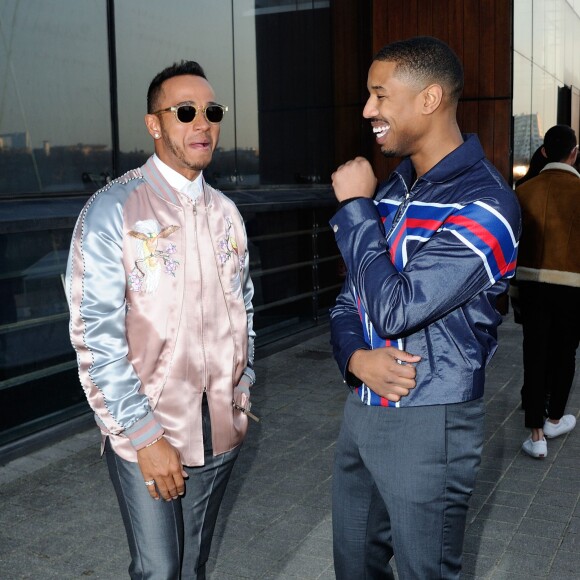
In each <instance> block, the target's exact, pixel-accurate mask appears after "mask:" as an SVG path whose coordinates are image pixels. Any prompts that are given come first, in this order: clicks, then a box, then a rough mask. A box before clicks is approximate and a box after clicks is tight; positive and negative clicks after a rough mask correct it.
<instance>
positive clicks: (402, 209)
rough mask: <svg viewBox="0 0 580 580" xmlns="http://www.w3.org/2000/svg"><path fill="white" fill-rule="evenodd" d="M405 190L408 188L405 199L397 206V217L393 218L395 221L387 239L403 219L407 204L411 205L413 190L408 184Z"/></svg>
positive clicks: (386, 237)
mask: <svg viewBox="0 0 580 580" xmlns="http://www.w3.org/2000/svg"><path fill="white" fill-rule="evenodd" d="M403 183H404V182H403ZM415 183H417V181H416V180H415ZM415 183H413V185H412V186H411V190H412V189H413V187H414V186H415ZM405 190H406V193H405V199H404V200H403V201H402V203H401V204H400V205H399V207H398V208H397V212H396V213H395V217H394V218H393V223H392V224H391V227H390V229H389V233H388V234H387V235H386V236H385V239H387V240H388V239H389V237H390V236H391V234H392V233H393V230H394V229H395V228H396V227H397V226H398V225H399V222H400V221H401V218H402V217H403V214H404V213H405V210H406V209H407V206H408V205H409V199H410V198H411V191H410V190H408V189H407V184H405Z"/></svg>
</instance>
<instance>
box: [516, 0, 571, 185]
mask: <svg viewBox="0 0 580 580" xmlns="http://www.w3.org/2000/svg"><path fill="white" fill-rule="evenodd" d="M513 45H514V61H513V63H514V64H513V66H514V88H513V115H514V132H513V135H514V146H513V177H514V181H515V180H516V179H518V178H519V177H521V176H522V175H524V174H525V173H526V171H527V168H528V165H529V161H530V158H531V156H532V154H533V153H534V151H535V150H536V149H537V148H538V147H539V146H540V145H541V144H542V142H543V137H544V133H545V132H546V131H547V130H548V129H549V128H550V127H552V126H554V125H556V124H557V123H563V124H567V125H570V126H571V127H572V128H573V129H574V130H575V131H576V135H579V130H580V126H579V117H580V0H514V43H513Z"/></svg>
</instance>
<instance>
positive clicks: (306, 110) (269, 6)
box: [115, 0, 334, 189]
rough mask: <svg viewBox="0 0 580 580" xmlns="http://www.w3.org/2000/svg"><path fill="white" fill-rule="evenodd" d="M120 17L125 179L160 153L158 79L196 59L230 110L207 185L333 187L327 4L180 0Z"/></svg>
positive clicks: (138, 0)
mask: <svg viewBox="0 0 580 580" xmlns="http://www.w3.org/2000/svg"><path fill="white" fill-rule="evenodd" d="M115 10H116V12H115V14H116V29H117V59H118V63H117V70H118V96H119V125H120V129H119V130H120V147H121V153H120V163H121V169H122V171H126V170H128V169H132V168H134V167H136V166H138V165H141V164H142V163H143V162H144V161H145V160H146V158H147V157H148V156H149V155H150V154H151V153H152V152H153V144H152V142H151V137H150V136H149V134H148V133H147V131H146V129H145V125H144V122H143V116H144V114H145V106H146V104H145V96H146V92H147V88H148V86H149V83H150V81H151V79H152V78H153V77H154V76H155V75H156V74H157V73H158V72H159V71H161V70H162V69H164V68H165V67H167V66H169V65H170V64H172V63H173V62H176V61H179V60H181V59H190V60H196V61H198V62H199V63H200V64H201V65H202V66H203V68H204V70H205V72H206V74H207V77H208V80H209V82H210V83H211V84H212V86H213V88H214V90H215V92H216V96H217V99H218V100H219V101H220V102H222V103H223V104H225V105H227V106H228V107H229V111H228V113H227V115H226V118H225V119H224V121H223V123H222V127H221V136H220V143H219V146H218V148H217V149H216V152H215V154H214V158H213V161H212V163H211V165H210V166H209V167H208V168H207V169H206V171H205V177H206V179H207V180H208V182H209V183H211V184H212V185H215V186H217V187H219V188H221V189H227V188H232V187H236V188H239V187H255V186H258V185H265V184H276V185H278V184H280V185H281V184H313V183H320V182H325V183H328V182H329V181H330V174H331V173H332V171H333V170H334V160H333V158H332V155H333V149H332V146H331V144H332V142H333V98H334V95H333V84H332V70H333V68H332V66H331V63H332V41H331V39H332V35H331V18H330V3H329V2H320V1H318V2H302V1H301V2H286V1H284V2H268V1H262V2H258V3H256V2H255V1H254V0H240V1H236V2H231V1H230V0H215V1H213V2H208V1H207V0H197V1H191V0H174V1H173V2H172V3H171V11H168V9H167V5H165V4H162V3H157V2H148V3H145V2H143V1H142V0H125V1H123V2H118V3H116V5H115ZM176 14H177V15H180V17H179V18H175V15H176ZM200 14H202V15H203V16H202V17H199V15H200ZM151 22H155V26H151V25H150V23H151ZM216 38H219V43H216V41H215V40H216Z"/></svg>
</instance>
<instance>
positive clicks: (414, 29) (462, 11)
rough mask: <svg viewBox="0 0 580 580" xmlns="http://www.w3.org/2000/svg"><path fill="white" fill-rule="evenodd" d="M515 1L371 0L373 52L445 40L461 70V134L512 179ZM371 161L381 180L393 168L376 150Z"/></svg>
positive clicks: (459, 117)
mask: <svg viewBox="0 0 580 580" xmlns="http://www.w3.org/2000/svg"><path fill="white" fill-rule="evenodd" d="M512 13H513V0H407V1H405V0H374V1H373V2H372V31H373V40H372V47H373V53H375V52H376V51H377V50H379V49H380V48H381V47H382V46H384V45H385V44H387V43H389V42H393V41H395V40H400V39H403V38H409V37H411V36H416V35H430V36H435V37H437V38H440V39H441V40H443V41H445V42H447V43H448V44H449V45H450V46H451V47H452V48H453V49H454V50H455V52H456V53H457V55H458V56H459V58H460V59H461V61H462V63H463V67H464V75H465V89H464V92H463V97H462V100H461V102H460V105H459V110H458V121H459V125H460V128H461V130H462V131H464V132H466V133H477V134H478V135H479V137H480V140H481V142H482V145H483V147H484V150H485V152H486V155H487V156H488V158H489V159H490V160H491V161H492V163H494V164H495V165H496V167H497V168H498V169H499V170H500V171H501V173H502V174H503V175H504V177H505V178H506V180H508V181H509V180H510V178H511V162H510V151H511V136H512V122H511V109H512V67H511V61H512V34H513V32H512ZM372 162H373V163H374V165H375V168H376V171H377V174H378V175H379V177H380V178H381V179H384V178H386V177H387V175H388V174H389V172H390V171H392V169H393V168H394V167H395V166H396V163H397V161H396V160H385V159H384V158H383V157H382V155H381V154H380V151H378V148H377V147H375V149H374V151H373V154H372Z"/></svg>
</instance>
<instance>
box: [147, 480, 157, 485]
mask: <svg viewBox="0 0 580 580" xmlns="http://www.w3.org/2000/svg"><path fill="white" fill-rule="evenodd" d="M145 485H146V486H150V485H155V480H154V479H149V480H147V481H146V482H145Z"/></svg>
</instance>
